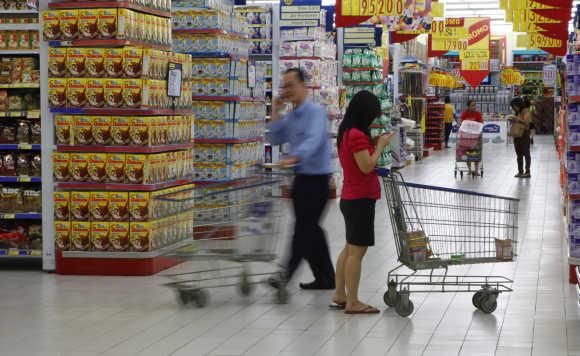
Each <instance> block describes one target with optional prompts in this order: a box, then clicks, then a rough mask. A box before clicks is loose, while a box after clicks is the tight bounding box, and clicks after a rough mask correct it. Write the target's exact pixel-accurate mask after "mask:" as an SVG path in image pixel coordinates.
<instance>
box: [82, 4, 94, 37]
mask: <svg viewBox="0 0 580 356" xmlns="http://www.w3.org/2000/svg"><path fill="white" fill-rule="evenodd" d="M98 19H99V12H98V10H95V9H82V10H79V37H80V38H96V37H97V36H98V35H99V29H98V27H97V23H98Z"/></svg>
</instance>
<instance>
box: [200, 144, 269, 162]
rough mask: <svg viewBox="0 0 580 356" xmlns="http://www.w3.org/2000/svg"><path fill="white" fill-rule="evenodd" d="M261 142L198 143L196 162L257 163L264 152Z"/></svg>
mask: <svg viewBox="0 0 580 356" xmlns="http://www.w3.org/2000/svg"><path fill="white" fill-rule="evenodd" d="M262 146H263V144H262V143H261V142H248V143H235V144H220V143H209V144H196V145H195V148H194V156H193V159H194V161H195V162H196V163H204V162H207V163H214V162H232V163H235V162H236V163H248V164H255V163H257V162H258V161H259V160H260V159H261V156H262V154H263V152H262V151H263V150H262V148H263V147H262Z"/></svg>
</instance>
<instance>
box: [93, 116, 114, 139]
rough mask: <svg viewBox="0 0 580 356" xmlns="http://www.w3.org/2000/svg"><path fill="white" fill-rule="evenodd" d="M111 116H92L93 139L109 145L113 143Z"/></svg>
mask: <svg viewBox="0 0 580 356" xmlns="http://www.w3.org/2000/svg"><path fill="white" fill-rule="evenodd" d="M111 124H112V122H111V117H110V116H94V117H92V129H93V140H94V141H95V143H96V144H98V145H108V144H110V143H111Z"/></svg>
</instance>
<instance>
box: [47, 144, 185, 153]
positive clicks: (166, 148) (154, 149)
mask: <svg viewBox="0 0 580 356" xmlns="http://www.w3.org/2000/svg"><path fill="white" fill-rule="evenodd" d="M188 148H193V143H183V144H177V145H162V146H151V147H143V146H98V145H91V146H76V145H57V146H56V150H57V151H59V152H103V153H160V152H171V151H177V150H185V149H188Z"/></svg>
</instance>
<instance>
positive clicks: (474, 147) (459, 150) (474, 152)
mask: <svg viewBox="0 0 580 356" xmlns="http://www.w3.org/2000/svg"><path fill="white" fill-rule="evenodd" d="M482 128H483V124H481V123H479V122H474V121H469V120H467V121H464V122H463V123H462V124H461V126H460V128H459V130H458V131H457V141H456V144H455V169H454V176H455V178H457V173H459V174H460V176H461V178H463V173H467V174H469V173H471V171H470V169H469V165H470V164H478V165H479V174H480V175H481V176H482V177H483V159H482V158H483V157H482V152H483V132H482Z"/></svg>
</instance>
